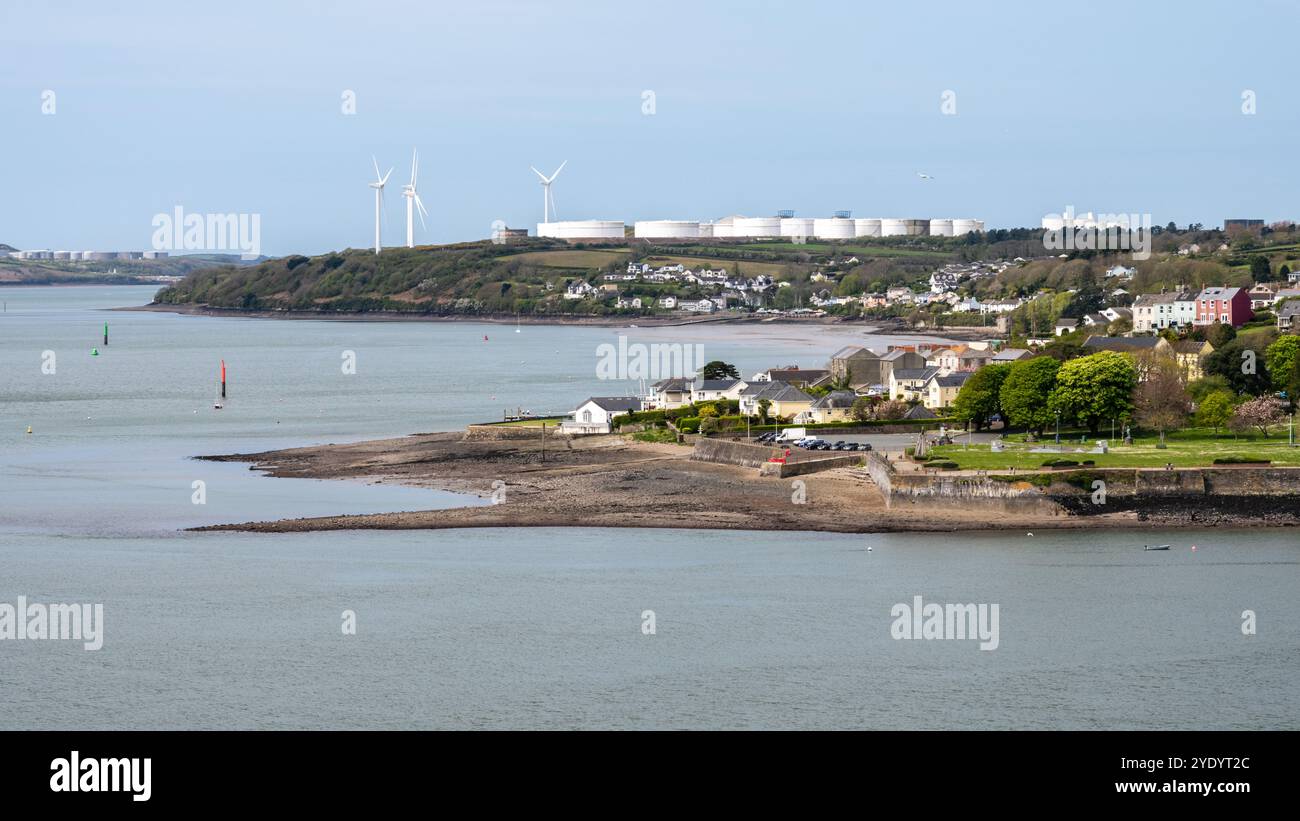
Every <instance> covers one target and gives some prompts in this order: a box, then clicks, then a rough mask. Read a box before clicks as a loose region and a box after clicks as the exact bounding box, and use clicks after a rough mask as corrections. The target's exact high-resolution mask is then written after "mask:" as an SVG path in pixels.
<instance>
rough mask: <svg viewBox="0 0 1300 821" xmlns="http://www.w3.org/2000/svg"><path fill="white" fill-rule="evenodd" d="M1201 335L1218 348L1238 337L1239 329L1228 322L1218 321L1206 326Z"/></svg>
mask: <svg viewBox="0 0 1300 821" xmlns="http://www.w3.org/2000/svg"><path fill="white" fill-rule="evenodd" d="M1200 335H1201V337H1202V338H1203V339H1204V340H1205V341H1206V342H1208V343H1210V344H1211V345H1213V346H1214V347H1215V348H1216V349H1217V348H1222V347H1223V346H1224V345H1227V344H1228V343H1229V342H1231V341H1232V340H1234V339H1236V338H1237V329H1236V328H1234V327H1232V326H1231V325H1229V324H1228V323H1226V322H1216V323H1214V324H1213V325H1209V326H1206V327H1205V330H1204V331H1202V332H1201V334H1200Z"/></svg>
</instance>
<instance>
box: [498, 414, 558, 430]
mask: <svg viewBox="0 0 1300 821" xmlns="http://www.w3.org/2000/svg"><path fill="white" fill-rule="evenodd" d="M563 421H564V417H563V416H548V417H546V418H545V419H520V420H518V421H515V422H501V423H500V424H501V425H503V426H505V427H508V428H540V427H541V426H542V423H543V422H545V423H546V424H547V426H548V427H554V426H555V425H558V424H560V423H561V422H563Z"/></svg>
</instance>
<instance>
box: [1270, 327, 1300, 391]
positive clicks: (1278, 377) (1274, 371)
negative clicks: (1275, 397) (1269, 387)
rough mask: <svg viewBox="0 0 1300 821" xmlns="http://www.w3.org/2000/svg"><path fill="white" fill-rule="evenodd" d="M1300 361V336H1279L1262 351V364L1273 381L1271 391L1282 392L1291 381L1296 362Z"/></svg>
mask: <svg viewBox="0 0 1300 821" xmlns="http://www.w3.org/2000/svg"><path fill="white" fill-rule="evenodd" d="M1297 360H1300V336H1292V335H1290V334H1288V335H1286V336H1279V337H1278V338H1277V340H1276V341H1275V342H1274V343H1273V344H1272V345H1269V346H1268V348H1267V349H1265V351H1264V363H1265V364H1266V365H1267V366H1268V372H1269V375H1270V376H1271V377H1272V380H1273V389H1274V390H1278V391H1284V390H1286V389H1287V385H1288V384H1289V383H1290V381H1291V374H1292V373H1293V372H1294V371H1295V367H1296V362H1297Z"/></svg>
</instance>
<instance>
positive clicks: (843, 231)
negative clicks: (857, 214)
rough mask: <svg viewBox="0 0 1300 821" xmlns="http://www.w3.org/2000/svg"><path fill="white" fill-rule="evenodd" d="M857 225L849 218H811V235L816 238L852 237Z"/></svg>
mask: <svg viewBox="0 0 1300 821" xmlns="http://www.w3.org/2000/svg"><path fill="white" fill-rule="evenodd" d="M856 231H857V225H856V224H855V223H854V221H853V220H852V219H851V218H847V217H831V218H829V219H821V218H819V219H815V220H813V235H814V236H816V237H817V238H818V239H853V237H854V234H855V233H856Z"/></svg>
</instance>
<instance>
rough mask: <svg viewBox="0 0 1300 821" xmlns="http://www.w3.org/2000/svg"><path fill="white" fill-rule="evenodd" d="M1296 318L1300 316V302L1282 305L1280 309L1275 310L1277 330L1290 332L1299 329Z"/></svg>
mask: <svg viewBox="0 0 1300 821" xmlns="http://www.w3.org/2000/svg"><path fill="white" fill-rule="evenodd" d="M1297 316H1300V300H1297V301H1293V302H1284V303H1282V307H1281V308H1278V309H1277V329H1278V330H1279V331H1291V330H1294V329H1295V328H1296V327H1300V322H1297V321H1296V317H1297Z"/></svg>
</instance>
